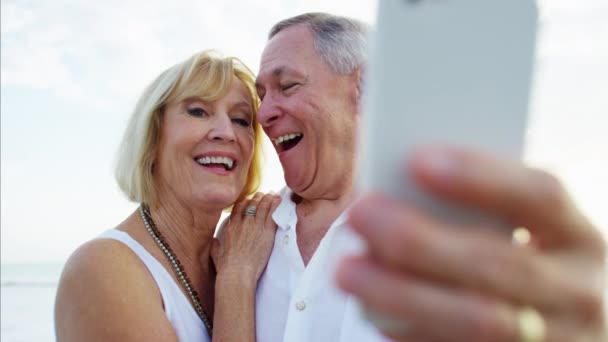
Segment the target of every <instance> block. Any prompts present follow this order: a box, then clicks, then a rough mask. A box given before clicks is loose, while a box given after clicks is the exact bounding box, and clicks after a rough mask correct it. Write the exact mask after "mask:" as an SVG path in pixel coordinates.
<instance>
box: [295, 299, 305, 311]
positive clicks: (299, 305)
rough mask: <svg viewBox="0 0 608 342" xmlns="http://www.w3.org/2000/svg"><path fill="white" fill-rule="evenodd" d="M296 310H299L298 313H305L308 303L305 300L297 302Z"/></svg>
mask: <svg viewBox="0 0 608 342" xmlns="http://www.w3.org/2000/svg"><path fill="white" fill-rule="evenodd" d="M296 309H298V311H304V309H306V303H305V302H304V301H303V300H302V301H299V302H297V303H296Z"/></svg>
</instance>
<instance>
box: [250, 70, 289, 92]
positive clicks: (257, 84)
mask: <svg viewBox="0 0 608 342" xmlns="http://www.w3.org/2000/svg"><path fill="white" fill-rule="evenodd" d="M286 69H287V67H285V66H279V67H276V68H274V69H272V72H271V73H270V74H271V75H272V76H273V77H274V78H279V77H281V75H282V74H284V73H285V72H286ZM255 88H256V89H260V88H262V85H261V84H260V75H258V78H257V79H256V80H255Z"/></svg>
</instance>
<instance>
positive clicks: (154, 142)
mask: <svg viewBox="0 0 608 342" xmlns="http://www.w3.org/2000/svg"><path fill="white" fill-rule="evenodd" d="M233 76H236V77H237V78H238V79H239V80H241V81H242V82H243V84H244V85H245V88H246V89H247V91H248V92H249V95H250V96H251V104H252V108H251V109H252V111H253V116H254V124H253V130H254V132H255V142H254V147H253V158H252V160H251V165H250V166H249V172H248V174H247V181H246V183H245V187H244V189H243V191H242V192H241V194H240V196H239V198H238V199H242V198H245V197H247V196H249V195H251V194H253V193H254V192H255V191H256V190H257V189H258V187H259V186H260V181H261V178H262V162H263V161H262V158H263V156H262V151H263V148H262V134H263V133H262V128H261V126H260V125H259V123H258V122H257V121H256V120H255V118H256V115H257V111H258V108H259V106H260V101H259V98H258V96H257V92H256V89H255V77H254V75H253V73H252V72H251V70H250V69H249V68H247V66H245V64H243V62H241V61H240V60H239V59H237V58H234V57H227V58H223V57H220V56H219V55H218V54H217V53H215V52H214V51H203V52H200V53H197V54H195V55H193V56H192V57H190V58H188V59H187V60H185V61H184V62H182V63H179V64H176V65H174V66H173V67H171V68H169V69H167V70H165V71H164V72H163V73H162V74H160V76H158V77H157V78H156V79H155V80H154V81H153V82H152V84H150V85H149V86H148V87H147V88H146V89H145V90H144V92H143V94H142V95H141V97H140V98H139V101H138V102H137V105H136V106H135V110H134V111H133V113H132V114H131V118H130V120H129V124H128V126H127V130H126V131H125V134H124V137H123V139H122V143H121V144H120V147H119V150H118V155H117V161H116V170H115V177H116V181H117V182H118V185H119V187H120V189H121V190H122V191H123V192H124V193H125V195H127V197H128V198H129V200H131V201H133V202H139V203H147V204H153V203H155V202H156V200H157V198H156V192H155V189H154V181H153V177H152V165H153V164H154V159H155V157H156V152H157V149H158V142H159V138H160V125H161V114H162V112H163V109H164V107H165V106H166V105H167V104H169V103H175V102H180V101H183V100H185V99H188V98H192V97H196V98H199V99H201V100H203V101H215V100H218V99H220V98H222V97H223V96H224V95H225V94H226V93H227V92H228V90H229V89H230V87H231V83H232V80H233Z"/></svg>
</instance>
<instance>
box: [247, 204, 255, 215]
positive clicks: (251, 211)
mask: <svg viewBox="0 0 608 342" xmlns="http://www.w3.org/2000/svg"><path fill="white" fill-rule="evenodd" d="M256 211H257V208H256V207H255V206H253V205H250V206H248V207H247V208H245V216H255V212H256Z"/></svg>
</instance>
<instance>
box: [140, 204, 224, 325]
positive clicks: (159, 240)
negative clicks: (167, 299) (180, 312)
mask: <svg viewBox="0 0 608 342" xmlns="http://www.w3.org/2000/svg"><path fill="white" fill-rule="evenodd" d="M139 213H140V215H141V219H142V220H143V221H144V225H145V226H146V230H147V231H148V233H150V235H151V236H152V239H154V241H155V242H156V244H157V245H158V247H160V249H161V250H162V251H163V253H164V254H165V256H166V257H167V259H169V262H170V263H171V266H172V267H173V272H174V273H175V276H176V277H177V279H179V280H180V282H181V283H182V286H183V287H184V289H185V290H186V292H187V293H188V297H189V298H190V302H191V303H192V306H194V310H195V311H196V313H197V314H198V317H200V318H201V320H202V321H203V324H204V325H205V328H207V332H208V333H209V336H211V331H212V330H213V326H212V325H211V322H210V321H209V319H208V318H207V315H206V314H205V311H204V310H203V306H202V305H201V300H200V299H199V298H198V293H197V292H196V290H194V289H193V288H192V283H191V282H190V279H189V278H188V275H187V274H186V271H185V270H184V267H183V266H182V264H181V263H180V262H179V259H178V258H177V256H176V255H175V253H173V250H171V247H169V243H167V241H165V239H164V238H163V236H162V234H161V233H160V231H159V230H158V228H156V224H155V223H154V220H152V215H151V214H150V211H149V208H148V206H146V205H145V204H142V205H140V206H139Z"/></svg>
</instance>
